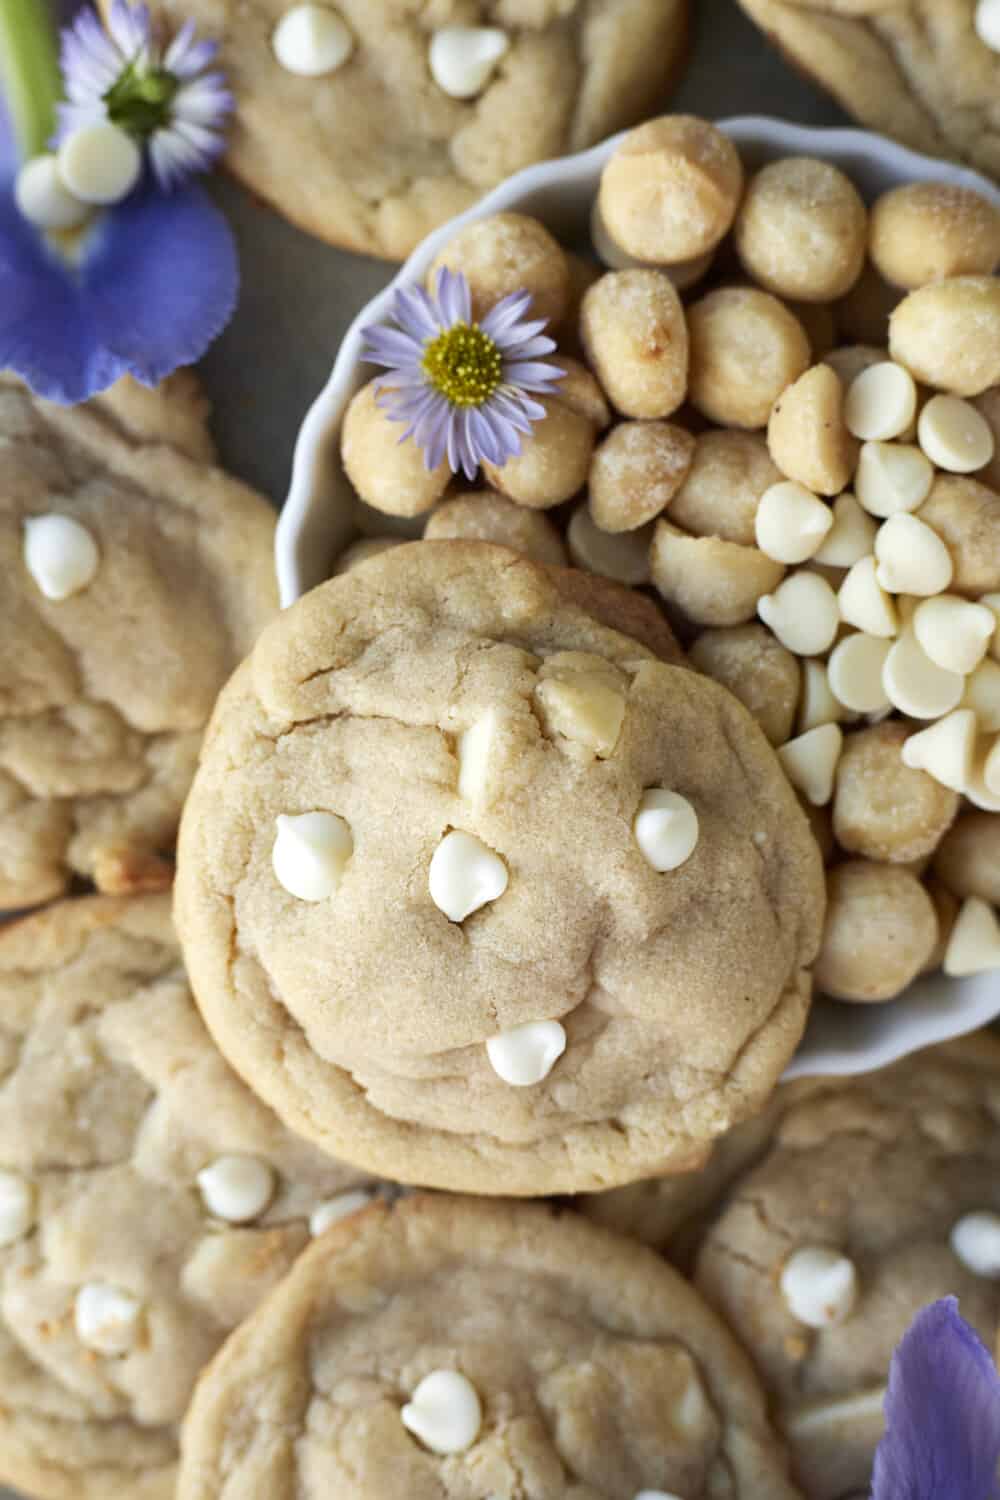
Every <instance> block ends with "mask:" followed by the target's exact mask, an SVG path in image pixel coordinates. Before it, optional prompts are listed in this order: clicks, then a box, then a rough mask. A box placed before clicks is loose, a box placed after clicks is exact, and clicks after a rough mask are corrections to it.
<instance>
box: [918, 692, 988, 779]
mask: <svg viewBox="0 0 1000 1500" xmlns="http://www.w3.org/2000/svg"><path fill="white" fill-rule="evenodd" d="M975 752H976V716H975V714H974V713H973V712H972V710H971V709H968V708H956V709H955V711H954V713H950V714H946V715H945V716H944V718H943V719H938V721H937V723H936V724H932V725H931V726H930V728H929V729H921V730H920V731H919V733H917V734H911V735H910V737H909V739H907V740H905V741H904V743H903V750H902V759H903V765H904V766H909V767H910V769H911V770H912V771H926V772H927V774H928V776H933V777H934V780H935V781H939V782H940V783H941V785H942V786H947V787H950V788H951V789H952V791H953V792H961V791H964V790H965V787H966V784H967V783H968V780H969V777H970V776H971V774H972V765H973V760H974V757H975Z"/></svg>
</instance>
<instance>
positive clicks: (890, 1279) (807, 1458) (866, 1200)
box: [695, 1033, 1000, 1500]
mask: <svg viewBox="0 0 1000 1500" xmlns="http://www.w3.org/2000/svg"><path fill="white" fill-rule="evenodd" d="M794 1087H795V1088H796V1089H797V1088H799V1087H800V1086H799V1085H796V1086H794ZM782 1092H783V1093H785V1092H786V1091H784V1090H783V1091H782ZM998 1249H1000V1047H998V1044H997V1042H996V1040H995V1039H994V1038H993V1037H991V1036H989V1035H988V1034H987V1033H980V1034H979V1035H977V1036H975V1037H970V1038H967V1039H965V1040H963V1041H961V1042H955V1043H951V1044H949V1045H948V1046H945V1047H937V1048H933V1049H931V1050H929V1051H924V1052H918V1053H916V1054H914V1055H913V1056H912V1057H910V1058H908V1059H907V1060H906V1061H905V1062H901V1063H897V1064H896V1065H895V1066H894V1067H891V1068H885V1069H882V1070H881V1071H879V1072H878V1073H874V1074H871V1075H869V1076H868V1077H866V1078H860V1079H856V1080H823V1081H822V1082H821V1083H820V1082H818V1081H815V1082H814V1083H813V1086H812V1087H811V1088H809V1089H808V1090H804V1092H803V1093H802V1094H801V1095H800V1096H798V1097H793V1098H792V1099H791V1102H788V1103H786V1107H785V1108H784V1109H783V1111H782V1115H781V1119H780V1121H779V1122H778V1125H777V1129H776V1131H775V1133H774V1137H773V1140H772V1142H771V1143H770V1145H769V1146H768V1148H767V1150H766V1151H765V1154H764V1155H763V1157H762V1158H761V1159H760V1160H759V1161H758V1162H757V1164H756V1165H755V1166H753V1167H752V1168H751V1170H750V1171H748V1172H746V1173H745V1174H744V1175H743V1176H742V1177H740V1178H738V1179H737V1181H736V1182H735V1184H734V1185H733V1186H732V1187H731V1188H730V1190H729V1193H728V1195H727V1196H726V1198H725V1199H724V1201H723V1204H722V1207H721V1209H720V1210H719V1211H718V1213H717V1215H716V1217H715V1220H714V1223H712V1224H711V1226H710V1227H709V1229H708V1232H707V1234H706V1235H705V1237H704V1239H703V1241H702V1244H701V1249H700V1252H699V1255H698V1260H697V1268H696V1278H695V1279H696V1284H697V1286H698V1287H699V1289H700V1290H701V1291H702V1292H703V1293H704V1294H705V1295H706V1296H707V1298H708V1300H709V1301H710V1302H712V1303H713V1304H714V1305H715V1306H716V1307H717V1308H718V1310H719V1311H720V1312H721V1313H722V1315H723V1317H725V1318H726V1319H727V1321H728V1322H729V1324H730V1326H731V1327H732V1329H733V1330H734V1332H735V1333H736V1334H737V1335H738V1336H739V1337H740V1338H741V1339H742V1340H743V1342H744V1343H745V1344H746V1345H747V1347H751V1348H752V1349H753V1351H754V1356H755V1361H756V1364H757V1368H758V1370H759V1371H760V1373H761V1376H762V1378H763V1380H764V1384H765V1387H766V1388H767V1390H768V1393H769V1395H770V1397H771V1401H772V1409H773V1411H774V1413H775V1418H776V1421H777V1423H778V1426H779V1427H780V1428H781V1430H782V1432H783V1434H784V1436H785V1438H786V1440H787V1441H788V1444H789V1447H790V1449H791V1453H792V1472H793V1477H794V1478H795V1480H796V1481H797V1482H798V1483H799V1484H800V1486H801V1487H802V1490H803V1493H804V1494H805V1495H806V1496H807V1497H808V1500H841V1497H843V1496H845V1495H847V1494H850V1493H854V1492H855V1491H858V1492H861V1493H867V1491H868V1488H869V1484H870V1479H871V1468H872V1461H873V1458H874V1453H875V1449H876V1447H877V1445H878V1443H879V1441H880V1439H881V1437H882V1433H883V1420H884V1419H883V1410H882V1405H883V1400H884V1396H885V1386H886V1381H887V1378H888V1373H889V1363H890V1360H891V1358H892V1354H893V1351H894V1349H895V1347H896V1345H897V1344H898V1343H899V1340H900V1339H901V1338H902V1336H903V1334H904V1333H905V1332H906V1329H907V1327H908V1326H909V1324H910V1322H911V1321H912V1319H913V1318H914V1316H915V1315H916V1314H917V1313H918V1312H919V1311H920V1309H921V1308H922V1307H924V1306H926V1304H927V1303H929V1302H933V1301H935V1300H937V1299H938V1298H941V1297H945V1296H957V1297H958V1298H959V1300H960V1303H961V1308H962V1316H963V1317H964V1318H966V1319H967V1320H968V1321H969V1322H970V1323H971V1324H972V1326H973V1327H974V1328H975V1329H976V1330H977V1331H978V1332H979V1334H980V1336H981V1337H982V1338H983V1340H984V1341H985V1342H986V1343H987V1344H988V1345H989V1346H991V1347H992V1345H993V1343H994V1340H995V1337H996V1330H997V1324H998V1320H1000V1279H998V1277H997V1267H998V1266H1000V1260H998V1259H997V1253H998Z"/></svg>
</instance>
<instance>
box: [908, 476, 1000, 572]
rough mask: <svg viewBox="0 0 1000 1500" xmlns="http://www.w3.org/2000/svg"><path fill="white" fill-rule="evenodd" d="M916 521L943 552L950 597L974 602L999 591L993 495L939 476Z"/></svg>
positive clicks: (998, 500)
mask: <svg viewBox="0 0 1000 1500" xmlns="http://www.w3.org/2000/svg"><path fill="white" fill-rule="evenodd" d="M917 518H918V520H921V521H923V522H924V524H925V525H926V526H929V527H930V528H931V530H932V531H933V532H935V533H936V535H937V536H939V537H940V538H941V540H942V541H943V542H944V544H945V546H946V547H947V549H948V553H949V556H950V557H951V561H952V566H953V569H954V572H953V574H952V579H951V583H950V585H949V587H950V589H951V590H952V591H953V592H955V593H957V594H967V595H969V596H970V597H972V598H978V597H979V595H980V594H990V593H994V592H995V591H996V590H997V589H1000V494H998V493H997V492H996V490H993V489H991V488H990V487H989V486H988V485H985V484H981V483H980V482H979V481H978V480H977V479H972V478H968V477H967V476H965V475H961V474H939V475H938V477H937V479H936V480H935V481H934V484H933V486H932V488H931V492H930V494H929V495H928V496H927V499H926V500H925V501H924V503H923V505H922V506H921V507H920V509H919V510H918V511H917Z"/></svg>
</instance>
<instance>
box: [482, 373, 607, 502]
mask: <svg viewBox="0 0 1000 1500" xmlns="http://www.w3.org/2000/svg"><path fill="white" fill-rule="evenodd" d="M538 400H539V402H540V404H541V405H542V406H544V407H545V416H544V417H543V418H542V420H541V421H540V422H533V423H532V424H531V431H530V432H529V433H525V435H524V437H523V438H522V439H521V452H520V453H519V454H517V455H516V456H515V457H514V458H509V459H508V460H507V462H506V463H505V464H503V465H502V467H500V468H497V466H496V465H495V464H487V463H484V464H483V473H484V474H485V476H486V478H487V479H488V480H489V482H490V484H491V485H492V486H493V488H494V489H497V490H499V491H500V492H501V494H503V495H507V496H509V498H510V499H511V500H516V501H517V503H518V505H527V506H530V507H531V509H532V510H549V509H550V508H551V507H552V506H553V505H561V504H562V502H563V501H564V500H570V499H572V497H573V496H574V495H575V494H576V493H577V491H578V490H580V489H582V488H583V486H584V485H585V484H586V482H587V474H588V472H589V470H590V459H591V455H592V453H593V451H594V428H593V424H592V423H591V422H588V420H587V418H586V417H581V416H580V414H579V413H578V412H575V411H572V410H571V409H570V407H568V406H566V405H564V403H563V402H562V401H560V399H559V397H558V396H540V397H539V398H538Z"/></svg>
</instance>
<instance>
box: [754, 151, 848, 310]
mask: <svg viewBox="0 0 1000 1500" xmlns="http://www.w3.org/2000/svg"><path fill="white" fill-rule="evenodd" d="M867 233H868V215H867V213H866V211H865V205H864V203H863V202H862V201H861V197H860V195H859V193H858V190H857V188H856V187H855V186H854V184H853V183H852V182H851V180H850V178H849V177H847V176H846V175H845V174H844V173H843V172H842V171H840V169H839V168H838V167H834V166H832V165H831V164H830V163H829V162H825V161H817V160H816V159H815V158H813V157H810V156H785V157H781V158H780V159H779V160H778V161H774V162H770V163H769V164H768V165H767V166H766V167H762V168H761V169H760V171H759V172H757V173H755V174H754V176H753V177H751V179H750V181H749V183H748V184H747V190H746V193H745V195H744V198H743V203H742V204H741V206H740V211H739V213H738V215H737V217H736V229H735V236H734V237H735V241H736V248H737V251H738V252H739V257H740V260H741V261H742V263H743V267H744V269H745V270H746V271H747V272H748V273H749V274H750V275H751V276H752V277H753V279H754V281H756V282H757V284H758V285H759V286H761V287H763V288H764V290H765V291H768V292H774V293H775V294H776V296H779V297H794V298H798V300H799V301H801V302H832V301H833V300H834V299H835V298H837V297H842V296H843V295H844V294H845V292H848V291H849V290H850V289H851V287H852V286H853V285H854V283H855V282H856V281H857V279H858V277H859V276H860V275H861V268H862V266H863V265H864V259H865V248H866V239H867Z"/></svg>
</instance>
